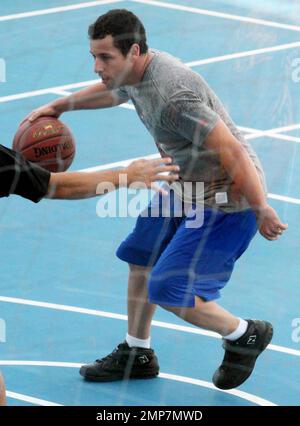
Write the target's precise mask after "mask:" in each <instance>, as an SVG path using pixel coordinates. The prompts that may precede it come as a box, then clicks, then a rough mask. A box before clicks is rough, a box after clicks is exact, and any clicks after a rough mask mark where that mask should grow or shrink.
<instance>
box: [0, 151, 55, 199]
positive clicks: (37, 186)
mask: <svg viewBox="0 0 300 426" xmlns="http://www.w3.org/2000/svg"><path fill="white" fill-rule="evenodd" d="M49 180H50V172H48V171H47V170H45V169H42V168H41V167H39V166H38V165H36V164H34V163H31V162H29V161H27V160H25V158H24V157H23V156H22V155H21V154H19V153H18V152H15V151H13V150H11V149H9V148H6V147H5V146H3V145H0V197H8V196H9V195H10V194H16V195H20V196H21V197H24V198H27V199H28V200H31V201H34V202H35V203H37V202H38V201H40V200H41V198H43V197H44V196H45V195H46V194H47V191H48V185H49Z"/></svg>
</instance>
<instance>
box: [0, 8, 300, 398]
mask: <svg viewBox="0 0 300 426" xmlns="http://www.w3.org/2000/svg"><path fill="white" fill-rule="evenodd" d="M112 8H127V9H130V10H132V11H133V12H134V13H136V14H137V15H138V16H139V17H140V18H141V20H142V21H143V23H144V25H145V27H146V30H147V33H148V41H149V45H150V46H151V47H153V48H156V49H160V50H165V51H168V52H170V53H171V54H173V55H175V56H177V57H179V58H180V59H182V61H183V62H185V63H188V65H190V66H191V67H192V68H193V70H194V71H196V72H199V73H200V74H201V75H202V76H203V77H204V78H205V79H206V80H207V81H208V83H209V84H210V85H211V86H212V88H213V89H214V90H215V91H216V93H217V94H218V96H219V97H220V98H221V100H222V102H223V103H224V104H225V105H226V107H227V109H228V110H229V112H230V114H231V116H232V117H233V119H234V121H235V122H236V123H237V125H238V126H239V127H240V128H241V130H242V131H243V133H244V134H245V135H246V138H247V139H248V140H249V141H250V142H251V144H252V146H253V148H254V149H255V150H256V152H257V153H258V155H259V157H260V159H261V162H262V164H263V166H264V170H265V173H266V177H267V182H268V192H269V201H270V204H271V205H272V206H273V207H274V208H276V210H277V211H278V213H279V215H280V217H281V219H282V220H283V221H284V222H288V224H289V230H288V231H287V232H286V233H285V234H284V235H283V237H282V238H281V239H280V240H279V241H276V242H269V241H267V240H265V239H263V238H262V237H261V236H260V235H258V236H256V238H255V239H254V241H253V242H252V244H251V246H250V248H249V250H247V252H246V253H245V255H244V256H243V257H242V258H241V259H240V260H239V262H238V263H237V265H236V268H235V271H234V274H233V276H232V279H231V282H230V284H229V285H228V286H227V287H226V289H225V290H224V292H223V295H222V299H221V300H220V303H221V304H222V306H224V307H225V308H226V309H228V310H230V311H232V312H233V313H235V314H236V315H238V316H240V317H243V318H260V319H266V320H269V321H271V322H272V323H273V324H274V329H275V334H274V337H273V340H272V344H271V345H270V346H269V347H268V349H267V350H266V351H265V353H264V354H263V355H262V356H261V358H259V360H258V362H257V366H256V369H255V371H254V373H253V375H252V376H251V377H250V379H249V380H248V381H246V382H245V383H244V384H243V385H242V386H241V387H240V388H238V389H236V390H234V391H226V392H223V391H220V390H218V389H216V388H215V387H214V386H213V385H212V382H211V377H212V374H213V372H214V371H215V369H216V368H217V366H218V365H219V363H220V361H221V359H222V357H223V349H222V348H221V340H220V339H219V338H218V337H217V335H215V334H213V333H210V332H207V331H205V330H200V329H197V328H196V327H194V326H192V325H190V324H188V323H185V322H183V321H182V320H180V319H179V318H177V317H175V316H173V315H172V314H171V313H168V312H167V311H164V310H163V309H161V308H158V309H157V311H156V314H155V318H154V322H153V327H152V347H153V348H154V349H155V351H156V353H157V354H158V356H159V360H160V366H161V374H160V376H159V377H158V378H157V379H153V380H147V381H139V380H132V381H130V382H126V381H125V382H112V383H102V384H101V383H88V382H85V381H83V380H82V378H81V376H79V374H78V369H79V366H80V365H81V364H83V363H87V362H91V361H93V360H94V359H96V358H101V357H102V356H104V355H107V354H108V353H110V352H111V350H112V349H113V348H114V347H115V346H116V345H117V344H118V343H120V342H121V341H123V340H124V336H125V333H126V331H127V328H126V325H127V324H126V293H127V274H128V270H127V265H126V264H124V263H123V262H121V261H119V260H118V259H117V258H116V256H115V251H116V249H117V247H118V245H119V243H120V242H121V241H122V240H123V239H124V238H125V237H126V236H127V234H128V233H129V232H130V231H131V229H132V228H133V226H134V223H135V218H133V217H126V218H120V217H119V218H112V217H111V218H109V217H107V218H100V217H98V216H97V214H96V208H97V203H98V202H99V199H97V198H93V199H89V200H83V201H52V200H44V201H41V202H40V203H39V204H37V205H34V204H33V203H30V202H29V201H26V200H23V199H20V198H18V197H15V196H12V197H10V198H8V199H1V200H0V238H1V246H0V253H1V260H2V262H1V274H0V318H1V321H0V330H1V335H0V340H1V342H0V369H1V371H2V372H3V375H4V377H5V380H6V386H7V390H8V403H9V404H10V405H97V406H105V405H115V406H119V405H141V406H143V405H162V406H166V405H169V406H176V405H192V406H203V405H207V406H256V405H299V401H300V400H299V394H300V383H299V370H300V318H299V317H300V310H299V300H300V286H299V272H300V259H299V240H300V227H299V212H300V174H299V173H298V167H299V169H300V149H299V146H300V145H299V142H300V102H299V99H300V59H299V58H300V22H299V20H298V21H297V20H296V19H297V18H298V17H299V16H300V4H299V2H298V1H292V0H287V1H285V2H282V1H281V0H266V1H260V0H251V1H250V0H222V1H217V0H214V1H213V0H186V1H183V0H164V1H147V0H137V1H101V0H100V1H92V2H88V3H87V2H84V1H83V0H81V1H80V0H39V1H37V0H36V1H35V0H27V1H25V0H15V1H14V2H11V1H10V0H1V4H0V40H1V50H0V57H1V61H0V63H1V75H0V77H1V78H0V80H1V82H0V113H1V118H0V123H1V127H0V128H1V143H2V144H4V145H7V146H11V141H12V138H13V135H14V133H15V131H16V128H17V126H18V123H19V122H20V121H21V119H22V118H23V117H24V116H25V115H27V114H28V113H29V112H30V111H31V110H33V109H34V108H37V107H38V106H40V105H42V104H44V103H46V102H49V101H51V100H52V99H55V98H56V97H58V96H62V95H64V94H67V93H70V92H73V91H76V90H77V89H78V88H80V87H85V86H86V85H87V84H89V82H91V81H92V80H95V79H96V78H97V76H96V75H95V74H94V73H93V61H92V58H91V56H90V53H89V42H88V37H87V28H88V25H89V24H90V23H92V22H93V21H94V20H95V19H96V18H97V17H98V16H99V15H101V14H103V13H105V12H106V11H108V10H110V9H112ZM63 120H64V121H65V122H66V123H67V124H68V125H69V126H70V127H71V128H72V130H73V133H74V135H75V137H76V141H77V154H76V158H75V160H74V162H73V164H72V167H71V169H70V170H82V169H89V168H92V167H96V166H103V167H104V168H105V167H110V165H111V163H115V162H121V163H120V164H123V163H122V162H123V161H125V160H128V159H131V158H137V157H146V156H148V155H152V154H155V153H156V150H155V145H154V143H153V141H152V138H151V136H150V135H149V134H148V133H147V130H146V129H145V128H144V127H143V125H142V123H141V122H140V121H139V119H138V117H137V115H136V113H135V111H134V110H133V108H132V107H131V106H130V105H128V107H126V108H124V107H117V108H112V109H109V110H101V111H100V110H98V111H80V112H73V113H67V114H65V115H64V116H63ZM117 194H118V193H117Z"/></svg>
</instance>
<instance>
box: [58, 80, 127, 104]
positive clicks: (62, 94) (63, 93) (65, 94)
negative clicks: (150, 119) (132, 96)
mask: <svg viewBox="0 0 300 426" xmlns="http://www.w3.org/2000/svg"><path fill="white" fill-rule="evenodd" d="M98 81H99V80H98ZM51 93H54V94H56V95H61V96H68V95H71V94H72V92H67V91H66V90H60V89H56V90H53V91H51ZM118 107H119V108H125V109H132V110H133V109H134V110H135V107H134V105H132V104H129V103H126V104H121V105H118Z"/></svg>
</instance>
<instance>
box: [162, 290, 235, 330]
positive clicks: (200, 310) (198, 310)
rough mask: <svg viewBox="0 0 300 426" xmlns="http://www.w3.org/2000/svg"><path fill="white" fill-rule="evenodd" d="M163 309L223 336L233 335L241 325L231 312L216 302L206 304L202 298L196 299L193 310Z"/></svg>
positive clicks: (168, 307) (166, 307)
mask: <svg viewBox="0 0 300 426" xmlns="http://www.w3.org/2000/svg"><path fill="white" fill-rule="evenodd" d="M162 308H164V309H166V310H168V311H170V312H173V313H174V314H176V315H177V316H179V317H180V318H182V319H183V320H185V321H187V322H189V323H191V324H193V325H196V326H197V327H201V328H205V329H207V330H210V331H215V332H216V333H219V334H221V336H227V335H228V334H230V333H232V332H233V331H234V330H236V328H237V327H238V325H239V322H240V320H239V318H237V317H235V316H233V315H232V314H231V313H230V312H228V311H226V310H225V309H223V308H222V307H221V306H219V305H218V304H217V303H215V302H204V301H203V300H202V299H201V298H200V297H197V296H196V297H195V306H194V307H193V308H180V307H172V306H162Z"/></svg>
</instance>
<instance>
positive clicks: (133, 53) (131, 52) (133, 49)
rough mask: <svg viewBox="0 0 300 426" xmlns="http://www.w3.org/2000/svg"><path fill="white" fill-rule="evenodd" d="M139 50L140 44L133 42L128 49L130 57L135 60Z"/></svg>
mask: <svg viewBox="0 0 300 426" xmlns="http://www.w3.org/2000/svg"><path fill="white" fill-rule="evenodd" d="M140 52H141V51H140V46H139V45H138V44H137V43H134V44H133V45H132V46H131V48H130V50H129V55H130V58H131V59H135V60H136V59H137V58H139V56H140V54H141V53H140Z"/></svg>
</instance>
